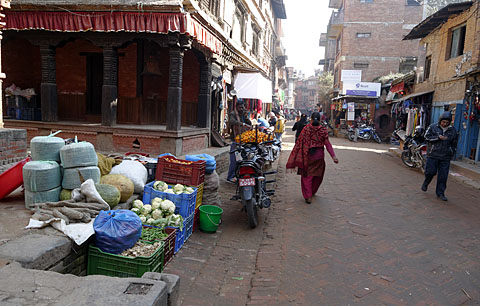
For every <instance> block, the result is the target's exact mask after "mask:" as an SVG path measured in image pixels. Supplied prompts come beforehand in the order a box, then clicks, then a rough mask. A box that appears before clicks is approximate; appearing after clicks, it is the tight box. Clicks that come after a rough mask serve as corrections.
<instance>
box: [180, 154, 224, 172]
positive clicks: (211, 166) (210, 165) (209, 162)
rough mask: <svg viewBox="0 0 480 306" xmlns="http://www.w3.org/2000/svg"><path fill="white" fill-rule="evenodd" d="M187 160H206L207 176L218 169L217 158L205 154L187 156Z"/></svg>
mask: <svg viewBox="0 0 480 306" xmlns="http://www.w3.org/2000/svg"><path fill="white" fill-rule="evenodd" d="M185 159H186V160H189V161H199V160H204V161H205V162H206V167H205V173H206V174H211V173H212V172H213V171H215V169H216V168H217V161H216V160H215V157H213V156H211V155H208V154H205V153H202V154H194V155H187V156H185Z"/></svg>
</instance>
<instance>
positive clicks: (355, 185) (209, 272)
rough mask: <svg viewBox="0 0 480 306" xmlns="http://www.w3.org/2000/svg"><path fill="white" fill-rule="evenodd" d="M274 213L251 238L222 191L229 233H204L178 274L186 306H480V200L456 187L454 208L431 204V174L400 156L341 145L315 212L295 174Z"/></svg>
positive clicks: (186, 251) (179, 261)
mask: <svg viewBox="0 0 480 306" xmlns="http://www.w3.org/2000/svg"><path fill="white" fill-rule="evenodd" d="M292 142H293V134H292V133H291V132H290V133H289V134H288V135H286V136H284V143H285V145H284V151H283V153H282V156H281V159H280V163H279V164H280V166H279V174H278V177H277V180H278V182H277V188H276V189H277V193H276V196H275V197H274V199H273V205H272V207H271V208H270V209H269V210H268V211H266V210H262V211H261V212H260V214H259V215H260V216H261V218H260V221H261V225H260V226H259V227H258V228H256V229H253V230H251V229H249V228H248V226H247V222H246V214H245V213H244V212H240V203H237V202H234V201H230V200H229V198H230V197H231V195H232V194H233V192H234V188H233V185H229V184H227V183H224V182H223V181H222V183H221V188H222V199H223V203H222V205H221V206H222V207H223V209H224V216H223V224H222V225H221V226H220V228H219V232H217V233H216V234H210V235H209V234H205V233H201V232H195V233H194V234H193V235H192V237H191V238H190V239H189V241H188V242H187V244H186V245H185V247H184V248H183V249H182V250H181V251H180V253H179V254H178V255H177V256H176V257H175V259H174V261H173V262H172V263H170V264H169V266H167V269H166V272H168V273H175V274H178V275H180V277H181V289H180V302H181V304H182V305H256V304H258V305H266V304H272V305H273V304H276V305H479V304H480V243H479V242H480V218H479V216H480V201H479V200H478V199H479V197H480V192H479V191H478V190H475V189H473V188H470V187H467V186H465V185H463V184H460V183H458V182H456V181H454V180H452V178H450V179H449V181H448V188H447V191H446V195H447V196H448V198H449V201H448V202H442V201H440V200H438V199H437V198H436V197H435V192H434V189H435V180H434V181H433V182H432V184H431V185H430V187H429V190H428V191H427V192H426V193H424V192H422V191H421V190H420V185H421V183H422V181H423V175H422V173H420V172H418V171H414V170H411V169H408V168H406V167H405V166H403V165H402V163H401V161H400V159H399V158H397V157H393V156H392V155H390V154H387V150H388V147H389V145H386V144H381V145H378V144H374V143H370V142H358V143H353V142H349V141H348V140H346V139H341V138H333V139H332V143H333V144H334V148H335V152H336V154H337V156H338V158H339V159H340V163H339V164H338V165H335V164H334V163H333V162H332V160H331V158H330V157H329V156H328V157H327V171H326V174H325V179H324V182H323V184H322V186H321V187H320V190H319V192H318V194H317V196H316V197H314V199H313V201H312V204H311V205H308V204H306V203H305V202H304V200H303V198H302V195H301V190H300V179H299V177H298V176H297V175H296V174H294V173H286V171H285V163H286V160H287V158H288V154H289V153H290V150H291V148H292V147H293V143H292Z"/></svg>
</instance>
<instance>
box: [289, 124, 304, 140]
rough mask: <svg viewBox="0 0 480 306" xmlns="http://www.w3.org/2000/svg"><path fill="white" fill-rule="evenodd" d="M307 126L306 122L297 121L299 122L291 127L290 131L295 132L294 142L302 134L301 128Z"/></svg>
mask: <svg viewBox="0 0 480 306" xmlns="http://www.w3.org/2000/svg"><path fill="white" fill-rule="evenodd" d="M307 124H308V121H307V120H299V121H297V122H295V124H294V125H293V127H292V131H296V132H295V140H297V139H298V137H299V136H300V133H301V132H302V130H303V128H304V127H305V126H306V125H307Z"/></svg>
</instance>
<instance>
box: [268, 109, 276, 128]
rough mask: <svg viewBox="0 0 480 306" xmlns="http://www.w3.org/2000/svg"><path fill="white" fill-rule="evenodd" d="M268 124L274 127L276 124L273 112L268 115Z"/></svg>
mask: <svg viewBox="0 0 480 306" xmlns="http://www.w3.org/2000/svg"><path fill="white" fill-rule="evenodd" d="M268 118H269V119H268V124H270V126H273V127H274V126H275V123H277V117H276V116H275V113H274V112H270V113H269V114H268Z"/></svg>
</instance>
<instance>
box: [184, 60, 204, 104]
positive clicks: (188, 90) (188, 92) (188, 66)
mask: <svg viewBox="0 0 480 306" xmlns="http://www.w3.org/2000/svg"><path fill="white" fill-rule="evenodd" d="M199 80H200V64H199V63H198V60H197V58H196V57H195V55H194V53H193V51H191V50H188V51H186V52H185V56H184V59H183V79H182V84H183V90H182V101H187V102H197V103H198V92H199V88H200V82H199Z"/></svg>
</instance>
